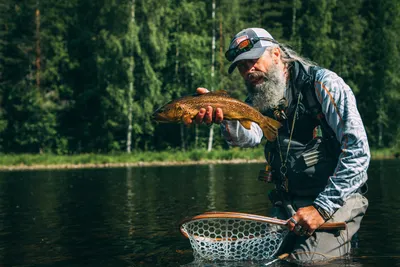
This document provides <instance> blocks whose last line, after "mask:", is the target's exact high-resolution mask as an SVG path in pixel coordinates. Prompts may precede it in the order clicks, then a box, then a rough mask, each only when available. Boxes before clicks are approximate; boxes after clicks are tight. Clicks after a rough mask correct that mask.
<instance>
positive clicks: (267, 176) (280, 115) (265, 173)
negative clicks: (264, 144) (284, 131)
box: [258, 98, 288, 183]
mask: <svg viewBox="0 0 400 267" xmlns="http://www.w3.org/2000/svg"><path fill="white" fill-rule="evenodd" d="M287 106H288V101H287V100H286V98H282V99H281V100H279V103H278V106H277V107H276V108H274V111H273V113H274V116H275V119H276V120H278V121H284V120H287V116H286V113H285V110H286V108H287ZM266 158H267V160H266V164H265V170H260V172H259V173H258V180H260V181H262V182H267V183H272V182H273V178H272V167H271V164H270V162H271V153H270V152H268V156H266Z"/></svg>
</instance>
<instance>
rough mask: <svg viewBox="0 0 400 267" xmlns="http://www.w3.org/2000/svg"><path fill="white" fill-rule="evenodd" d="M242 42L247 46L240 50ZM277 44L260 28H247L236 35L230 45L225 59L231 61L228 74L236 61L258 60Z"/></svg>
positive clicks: (234, 66)
mask: <svg viewBox="0 0 400 267" xmlns="http://www.w3.org/2000/svg"><path fill="white" fill-rule="evenodd" d="M244 41H248V43H245V44H248V45H247V46H245V47H243V48H241V47H240V46H241V45H242V44H243V42H244ZM277 44H278V42H277V41H275V39H274V38H273V37H272V35H271V34H270V33H269V32H267V31H266V30H264V29H262V28H247V29H244V30H241V31H240V32H239V33H237V34H236V35H235V36H234V37H233V39H232V41H231V43H230V45H229V49H228V51H226V53H225V57H226V58H227V59H228V60H229V61H231V62H232V63H231V65H230V66H229V69H228V72H229V74H231V73H232V72H233V71H234V69H235V68H236V65H237V63H238V61H240V60H244V59H258V58H260V57H261V55H262V54H263V53H264V51H265V49H266V48H267V47H270V46H273V45H277Z"/></svg>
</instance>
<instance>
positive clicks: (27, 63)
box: [0, 0, 400, 154]
mask: <svg viewBox="0 0 400 267" xmlns="http://www.w3.org/2000/svg"><path fill="white" fill-rule="evenodd" d="M399 14H400V2H399V1H398V0H353V1H348V0H203V1H197V0H96V1H94V0H68V1H59V0H25V1H21V0H0V152H1V153H33V154H36V153H37V154H38V153H55V154H79V153H110V152H128V153H131V152H134V151H166V150H174V149H179V150H192V149H202V148H207V147H208V148H209V149H211V148H213V147H214V148H215V147H218V148H223V149H227V146H226V144H225V142H224V141H223V140H222V138H221V136H220V132H219V127H218V126H214V127H207V126H205V125H204V126H203V125H200V126H192V127H186V126H183V125H179V124H157V123H156V122H154V121H153V120H152V118H151V115H152V113H153V112H154V110H155V109H157V108H158V107H160V106H161V105H163V104H165V103H166V102H168V101H169V100H171V99H174V98H177V97H180V96H182V95H187V94H193V93H194V92H195V90H196V88H197V87H206V88H208V89H209V90H219V89H224V90H226V91H228V92H229V93H230V94H231V95H232V96H234V97H237V98H239V99H241V100H244V98H245V96H246V90H245V86H244V82H243V80H242V78H241V77H240V75H239V74H238V73H237V72H236V71H235V72H234V73H233V74H232V75H229V74H228V67H229V62H228V61H227V60H226V59H225V58H224V53H225V51H226V49H227V47H228V45H229V42H230V40H231V38H232V37H233V36H234V35H235V33H237V32H238V31H240V30H241V29H244V28H247V27H261V28H265V29H266V30H268V31H269V32H270V33H271V34H272V36H274V38H275V39H276V40H278V41H279V42H281V43H283V44H287V45H289V46H290V47H291V48H293V50H295V51H297V52H298V53H299V54H301V55H302V56H304V57H306V58H309V59H311V60H312V61H314V62H317V63H318V64H319V65H320V66H322V67H325V68H328V69H331V70H333V71H335V72H336V73H337V74H338V75H339V76H341V77H342V78H343V79H344V80H345V81H346V83H347V84H348V85H349V86H350V87H351V88H352V90H353V91H354V93H355V95H356V99H357V105H358V108H359V111H360V114H361V116H362V118H363V121H364V125H365V128H366V130H367V134H368V138H369V143H370V146H371V147H372V148H399V147H400V142H399V140H400V128H399V122H398V121H399V119H400V105H399V104H400V101H399V100H400V68H399V65H400V39H399V33H400V16H399ZM210 136H211V137H212V138H210Z"/></svg>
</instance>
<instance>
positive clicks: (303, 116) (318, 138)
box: [265, 61, 341, 197]
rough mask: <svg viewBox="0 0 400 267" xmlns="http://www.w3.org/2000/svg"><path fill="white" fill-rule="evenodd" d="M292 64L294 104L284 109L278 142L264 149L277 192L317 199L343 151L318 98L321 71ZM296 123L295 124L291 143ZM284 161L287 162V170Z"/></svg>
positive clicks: (307, 66)
mask: <svg viewBox="0 0 400 267" xmlns="http://www.w3.org/2000/svg"><path fill="white" fill-rule="evenodd" d="M292 64H293V65H292V66H291V68H290V77H293V78H292V79H290V81H291V82H290V85H289V86H290V87H289V88H290V93H291V94H292V95H291V98H292V101H291V103H290V104H289V106H288V107H287V108H286V109H285V110H284V114H285V115H286V119H284V120H281V123H282V127H281V128H280V129H279V136H278V138H277V140H276V141H275V142H267V144H266V146H265V156H266V159H267V162H268V163H269V164H270V166H271V168H272V180H273V181H274V182H275V184H276V185H277V189H278V190H282V191H286V192H288V193H289V194H293V195H298V196H311V197H316V196H317V195H318V194H319V193H320V192H322V191H323V190H324V189H325V186H326V185H327V183H328V179H329V177H330V176H331V175H333V173H334V170H335V168H336V166H337V163H338V158H339V154H340V152H341V149H340V143H339V142H338V141H337V139H336V136H335V133H334V132H333V130H332V128H331V127H330V126H329V125H328V124H327V122H326V119H325V117H324V114H323V112H322V107H321V104H320V103H319V102H318V99H317V97H316V95H315V85H314V84H315V77H316V73H317V71H318V70H319V69H321V68H320V67H318V66H309V65H304V64H301V63H300V62H297V61H296V62H293V63H292ZM299 97H300V98H299ZM297 105H298V107H297ZM296 108H297V112H296ZM295 114H296V118H295ZM269 115H270V114H269ZM293 120H296V122H295V126H294V130H293V133H292V138H291V140H290V134H291V133H290V131H291V128H292V123H293ZM316 133H318V134H316ZM289 143H290V146H289ZM288 146H289V149H288ZM282 162H286V167H285V166H283V165H282Z"/></svg>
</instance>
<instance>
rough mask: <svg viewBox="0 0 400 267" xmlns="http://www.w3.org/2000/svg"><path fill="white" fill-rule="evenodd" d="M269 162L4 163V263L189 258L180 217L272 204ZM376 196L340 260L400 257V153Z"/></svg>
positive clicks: (0, 252) (263, 209) (372, 179)
mask: <svg viewBox="0 0 400 267" xmlns="http://www.w3.org/2000/svg"><path fill="white" fill-rule="evenodd" d="M262 167H263V166H262V165H261V164H239V165H229V164H227V165H195V166H173V167H137V168H116V169H82V170H59V171H16V172H0V266H63V267H64V266H117V267H118V266H146V267H147V266H180V265H187V264H188V263H191V262H192V261H193V256H192V251H191V247H190V244H189V241H188V240H187V239H185V238H184V237H183V236H181V234H180V232H179V230H178V224H179V222H180V220H181V219H183V218H184V217H186V216H193V215H197V214H200V213H203V212H205V211H212V210H221V211H238V212H248V213H255V214H267V211H268V209H269V207H270V204H269V202H268V198H267V195H266V193H267V192H268V190H270V189H271V188H272V186H271V185H269V184H265V183H262V182H259V181H258V180H257V179H256V176H257V174H258V171H259V169H260V168H262ZM367 197H368V199H369V202H370V207H369V209H368V212H367V215H366V216H365V218H364V221H363V224H362V228H361V230H360V231H359V243H358V248H357V249H355V251H354V254H353V257H352V258H351V259H349V260H346V261H342V262H336V263H332V264H330V265H331V266H400V212H399V207H398V206H399V204H400V161H399V160H385V161H373V162H372V163H371V166H370V169H369V192H368V193H367ZM249 265H250V263H248V264H246V263H243V264H242V265H240V266H249ZM279 265H280V266H289V264H287V263H278V264H277V265H275V266H279ZM235 266H239V265H235ZM252 266H253V265H252Z"/></svg>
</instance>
